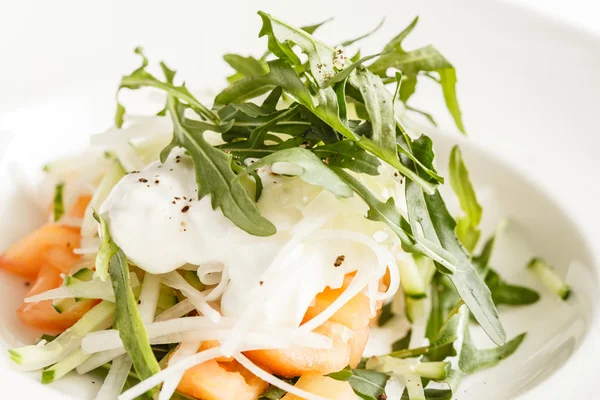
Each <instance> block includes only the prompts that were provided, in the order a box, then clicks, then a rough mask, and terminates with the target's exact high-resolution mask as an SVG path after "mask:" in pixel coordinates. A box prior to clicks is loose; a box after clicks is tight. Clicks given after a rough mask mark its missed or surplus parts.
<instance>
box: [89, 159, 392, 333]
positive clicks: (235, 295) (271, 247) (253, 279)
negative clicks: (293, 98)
mask: <svg viewBox="0 0 600 400" xmlns="http://www.w3.org/2000/svg"><path fill="white" fill-rule="evenodd" d="M180 154H181V153H180ZM259 173H260V175H261V177H262V181H263V185H264V189H263V193H262V196H261V198H260V200H259V202H258V208H259V210H260V212H261V213H262V214H263V215H264V216H265V217H266V218H268V219H269V220H270V221H271V222H272V223H273V224H274V225H275V226H276V227H277V234H275V235H273V236H271V237H266V238H264V237H256V236H252V235H250V234H248V233H246V232H244V231H243V230H241V229H240V228H238V227H237V226H235V225H234V224H233V223H232V222H231V221H230V220H228V219H227V218H226V217H225V216H224V215H223V214H222V212H221V211H220V210H216V211H215V210H213V209H212V207H211V204H210V196H205V197H204V198H203V199H201V200H200V201H198V198H197V185H196V181H195V175H194V170H193V166H192V162H191V159H190V158H189V157H187V156H185V155H179V156H177V155H176V154H173V155H172V156H171V157H170V158H169V160H168V161H167V162H166V163H165V164H164V165H162V164H161V163H160V162H155V163H152V164H150V165H149V166H148V167H146V168H145V169H144V170H143V171H141V172H139V173H131V174H129V175H127V176H125V177H124V178H123V179H122V180H121V181H120V182H119V183H118V184H117V185H116V186H115V188H114V189H113V190H112V192H111V194H110V196H109V197H108V199H107V200H106V201H105V202H104V204H103V205H102V207H101V210H100V211H101V213H102V214H103V215H104V217H105V218H107V220H108V222H109V225H110V231H111V234H112V238H113V240H114V241H115V242H116V243H117V244H118V245H119V246H120V247H121V248H122V249H123V251H124V252H125V254H126V255H127V257H128V258H129V259H130V260H131V261H132V262H133V263H135V264H136V265H138V266H139V267H140V268H142V269H144V270H146V271H147V272H150V273H153V274H161V273H166V272H170V271H173V270H175V269H177V268H179V267H181V266H183V265H184V264H193V265H204V264H207V263H211V264H214V263H220V264H222V265H224V266H225V268H226V269H227V275H228V277H229V279H230V281H229V284H228V286H227V288H226V290H225V292H224V293H223V296H222V298H221V312H222V313H223V315H225V316H238V317H239V316H240V315H241V314H242V313H243V312H244V310H245V309H246V307H247V306H248V302H249V297H250V296H251V295H252V293H256V290H257V287H258V288H259V289H258V290H261V289H260V288H262V285H261V283H260V282H261V279H265V278H264V277H261V276H262V275H263V273H264V272H265V270H266V269H267V268H268V267H269V265H270V264H271V262H272V261H273V260H274V258H275V257H276V255H277V254H278V252H279V251H280V250H281V249H282V247H283V246H284V245H285V244H286V243H287V241H288V240H289V239H290V238H291V237H292V235H293V232H292V228H293V227H294V226H295V225H297V224H298V223H300V222H302V221H305V222H306V221H310V220H312V219H316V218H319V217H322V215H324V213H328V212H329V213H332V215H333V219H331V221H330V222H328V223H327V224H325V225H324V226H323V227H321V228H320V229H328V230H329V229H339V230H351V231H354V232H360V233H364V234H367V235H369V236H371V237H372V236H373V235H374V234H376V233H377V234H376V236H378V237H381V236H382V233H381V231H382V230H383V231H387V229H388V228H387V227H385V225H384V224H383V223H377V222H372V221H369V220H367V219H366V218H365V217H364V215H365V214H366V211H367V206H366V205H365V204H364V203H363V202H362V200H360V199H358V198H357V197H356V196H355V197H354V198H350V199H338V198H336V197H335V196H334V195H333V194H331V193H329V192H327V191H324V190H322V189H320V188H318V187H315V186H312V185H309V184H306V183H304V182H303V181H301V180H300V179H299V178H289V177H282V176H277V175H274V174H272V173H270V171H269V170H267V169H263V170H262V171H259ZM364 183H365V184H367V185H368V186H369V187H370V188H371V189H372V190H376V191H377V192H378V194H381V195H382V196H383V197H388V196H389V195H393V194H396V193H395V191H397V190H396V189H398V185H396V184H395V181H394V180H393V179H392V178H391V177H390V176H389V175H388V176H380V177H368V178H366V179H365V180H364ZM390 190H391V191H390ZM397 201H398V202H397V204H402V203H401V202H400V201H401V199H397ZM387 236H389V237H390V239H389V240H387V241H386V243H384V245H385V246H386V247H388V248H390V249H391V247H392V246H397V242H395V241H394V239H396V237H395V235H393V234H389V235H387ZM302 245H303V248H300V247H298V248H297V249H296V250H297V252H296V253H297V256H296V257H291V259H289V260H288V262H287V263H286V265H285V269H284V272H283V273H282V274H278V277H277V284H276V287H273V285H268V282H263V284H264V287H265V288H267V287H268V288H269V292H268V299H269V301H265V302H264V306H263V307H262V308H263V309H262V310H260V314H261V318H263V321H264V322H272V323H278V324H283V325H288V326H293V327H297V326H298V325H299V324H300V322H301V321H302V317H303V315H304V313H305V311H306V309H307V307H309V306H310V304H311V302H312V301H313V299H314V297H315V296H316V294H318V293H319V292H321V291H322V290H323V289H324V288H325V287H327V286H329V287H332V288H337V287H340V286H341V284H342V281H343V277H344V275H345V274H347V273H349V272H352V271H355V270H357V269H358V268H359V267H361V266H362V265H373V264H374V263H376V262H377V259H376V257H375V255H374V253H373V251H371V250H370V249H368V248H366V246H364V245H361V244H357V243H352V242H349V241H347V240H320V241H310V236H309V238H308V240H305V241H303V242H302ZM341 255H343V256H344V261H343V263H342V265H340V266H337V267H336V266H335V265H334V263H335V262H336V259H337V258H338V256H341ZM272 279H275V278H272ZM253 291H254V292H253Z"/></svg>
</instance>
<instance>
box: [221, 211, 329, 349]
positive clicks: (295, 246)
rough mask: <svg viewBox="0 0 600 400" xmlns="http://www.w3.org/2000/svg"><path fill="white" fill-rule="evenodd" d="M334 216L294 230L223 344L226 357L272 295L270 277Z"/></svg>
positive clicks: (307, 223)
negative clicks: (262, 283)
mask: <svg viewBox="0 0 600 400" xmlns="http://www.w3.org/2000/svg"><path fill="white" fill-rule="evenodd" d="M313 203H314V201H313ZM311 204H312V203H311ZM332 216H333V214H332V213H328V214H326V215H322V216H321V217H320V218H316V219H303V220H302V221H300V222H299V223H298V224H297V225H296V226H294V228H292V232H293V236H292V237H291V238H290V240H289V241H288V242H287V243H286V244H285V245H284V246H283V248H282V249H281V250H280V251H279V252H278V253H277V255H276V256H275V259H274V260H273V261H272V262H271V264H270V265H269V267H268V268H267V269H266V270H265V271H264V272H263V274H262V275H261V278H260V280H262V281H263V282H264V283H265V284H264V285H263V286H257V287H255V288H254V289H253V290H252V292H251V294H250V299H249V303H248V307H246V309H245V310H244V312H243V313H242V317H240V318H239V320H238V322H237V324H236V325H235V326H234V328H233V331H232V333H231V337H230V338H229V339H227V340H226V341H225V342H223V343H222V344H221V348H222V349H223V353H224V354H225V355H227V356H231V355H232V354H233V352H234V351H235V349H236V346H238V345H239V343H240V342H241V340H242V338H243V337H244V333H245V332H247V331H248V330H249V329H250V327H251V326H252V324H253V323H254V322H255V320H256V318H257V316H258V314H259V312H260V308H261V305H262V304H263V303H264V302H265V300H266V298H267V297H268V295H269V293H270V288H271V282H270V279H269V277H270V276H273V275H276V274H278V273H279V272H280V271H281V270H284V269H285V267H286V265H287V262H286V261H287V260H288V259H289V258H291V257H293V256H295V254H294V251H298V250H299V252H301V251H302V248H303V247H304V246H301V242H302V240H304V239H305V238H307V237H308V236H310V235H311V234H312V233H313V232H314V231H316V230H317V229H319V228H320V227H321V226H323V225H324V224H325V223H327V221H329V220H330V219H331V218H332Z"/></svg>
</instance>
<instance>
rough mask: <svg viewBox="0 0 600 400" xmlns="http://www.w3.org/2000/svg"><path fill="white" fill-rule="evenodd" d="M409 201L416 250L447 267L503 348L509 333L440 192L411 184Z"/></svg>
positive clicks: (491, 335)
mask: <svg viewBox="0 0 600 400" xmlns="http://www.w3.org/2000/svg"><path fill="white" fill-rule="evenodd" d="M406 200H407V205H408V215H409V221H410V224H411V228H412V232H413V234H414V235H415V239H416V241H417V244H416V245H415V249H416V250H418V251H420V252H421V253H422V254H423V255H425V256H428V257H430V258H432V259H433V260H434V261H436V262H437V263H439V264H441V265H442V266H443V267H444V269H445V270H443V271H441V272H445V273H447V274H448V277H449V278H450V280H451V281H452V283H453V284H454V286H455V287H456V289H457V291H458V293H459V295H460V297H461V298H462V299H463V301H464V302H465V304H466V305H467V307H469V309H470V310H471V312H472V313H473V315H474V316H475V318H476V319H477V322H479V324H480V325H481V327H482V328H483V329H484V330H485V332H486V333H487V334H488V336H489V337H490V339H492V341H494V342H495V343H496V344H498V345H501V344H503V343H504V341H505V339H506V333H505V332H504V328H503V327H502V324H501V323H500V319H499V318H498V311H497V310H496V306H495V305H494V303H493V301H492V296H491V293H490V290H489V289H488V287H487V286H486V285H485V284H484V283H483V281H482V280H481V278H480V277H479V275H478V274H477V271H476V270H475V268H474V267H473V265H472V264H471V262H470V260H469V255H468V254H467V253H466V252H465V250H464V248H463V247H462V246H461V244H460V242H459V241H458V239H457V237H456V234H455V232H454V229H455V227H456V222H455V221H454V219H452V216H451V215H450V213H449V212H448V210H447V208H446V204H445V203H444V200H443V199H442V197H441V196H440V194H439V192H437V191H436V193H435V194H433V195H428V194H425V193H423V190H422V189H421V188H419V187H418V186H417V185H416V184H415V183H413V182H407V183H406Z"/></svg>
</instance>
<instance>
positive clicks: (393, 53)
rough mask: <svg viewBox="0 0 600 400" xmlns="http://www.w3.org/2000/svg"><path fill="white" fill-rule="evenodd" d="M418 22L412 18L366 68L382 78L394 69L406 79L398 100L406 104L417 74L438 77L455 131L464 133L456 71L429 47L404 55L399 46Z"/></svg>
mask: <svg viewBox="0 0 600 400" xmlns="http://www.w3.org/2000/svg"><path fill="white" fill-rule="evenodd" d="M417 22H418V18H415V19H414V20H413V21H412V23H411V24H410V25H409V26H408V27H407V28H406V29H405V30H404V31H402V32H401V33H400V34H399V35H398V36H396V37H395V38H394V39H392V40H391V41H390V42H389V43H388V44H387V45H386V46H385V47H384V52H386V53H385V54H383V55H382V56H381V57H379V59H377V60H376V61H375V62H374V63H373V64H371V65H370V66H369V69H370V70H371V71H373V72H374V73H375V74H377V75H380V76H385V73H386V71H387V69H388V68H395V69H398V70H400V71H402V73H403V74H404V75H405V76H406V77H407V78H406V79H407V80H408V84H407V86H406V87H405V91H404V93H403V95H401V100H402V101H404V102H406V101H407V100H408V98H409V97H410V96H412V94H413V93H414V91H415V86H416V84H417V75H418V74H419V73H423V72H437V73H438V74H439V76H440V79H439V83H440V85H441V86H442V92H443V95H444V100H445V102H446V107H447V108H448V110H449V111H450V114H451V115H452V118H453V119H454V122H455V124H456V126H457V128H458V129H459V130H460V131H461V132H462V133H465V127H464V124H463V121H462V112H461V110H460V107H459V104H458V99H457V96H456V70H455V69H454V66H453V65H452V64H451V63H450V62H449V61H448V60H447V59H446V58H445V57H444V56H443V55H442V54H441V53H440V52H438V51H437V50H436V49H435V48H434V47H433V46H425V47H422V48H420V49H417V50H413V51H410V52H407V51H405V50H404V49H403V47H402V42H403V41H404V39H406V37H407V36H408V35H409V34H410V33H411V32H412V30H413V29H414V27H415V26H416V24H417Z"/></svg>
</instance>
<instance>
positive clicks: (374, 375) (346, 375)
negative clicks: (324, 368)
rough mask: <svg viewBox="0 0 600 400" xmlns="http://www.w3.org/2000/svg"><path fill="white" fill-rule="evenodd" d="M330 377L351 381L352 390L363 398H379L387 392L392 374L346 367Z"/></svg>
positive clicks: (374, 399)
mask: <svg viewBox="0 0 600 400" xmlns="http://www.w3.org/2000/svg"><path fill="white" fill-rule="evenodd" d="M328 376H329V377H330V378H333V379H336V380H340V381H346V382H348V383H350V386H351V387H352V390H354V393H356V394H357V395H358V396H359V397H360V398H361V399H364V400H379V399H381V397H380V396H381V395H383V394H385V385H386V383H387V381H388V380H389V379H390V376H389V375H387V374H384V373H382V372H377V371H372V370H368V369H358V368H357V369H353V370H349V369H344V370H342V371H340V372H336V373H333V374H329V375H328Z"/></svg>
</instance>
